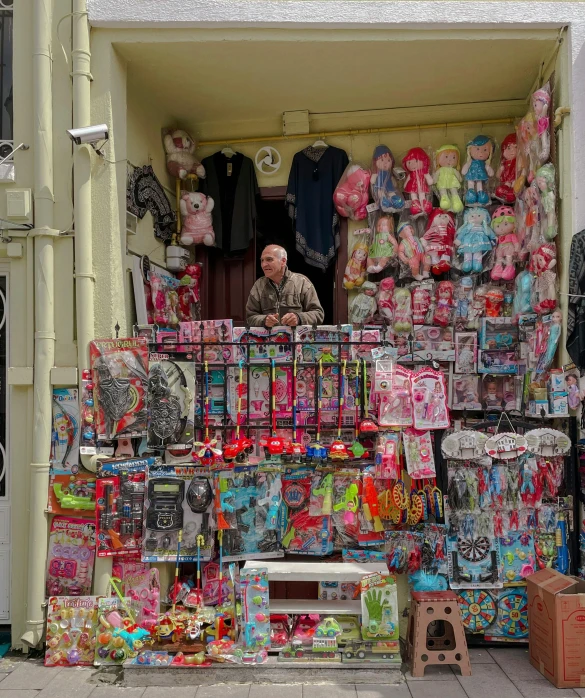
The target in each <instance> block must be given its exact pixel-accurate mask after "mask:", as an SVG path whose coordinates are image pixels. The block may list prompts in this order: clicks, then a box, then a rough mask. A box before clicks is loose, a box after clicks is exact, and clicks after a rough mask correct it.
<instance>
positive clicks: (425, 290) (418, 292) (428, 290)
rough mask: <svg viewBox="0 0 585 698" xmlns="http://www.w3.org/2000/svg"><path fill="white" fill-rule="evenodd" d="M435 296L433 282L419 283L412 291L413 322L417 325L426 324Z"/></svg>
mask: <svg viewBox="0 0 585 698" xmlns="http://www.w3.org/2000/svg"><path fill="white" fill-rule="evenodd" d="M432 296H433V282H432V281H425V282H424V283H422V284H417V285H416V286H415V288H414V290H413V292H412V322H413V323H414V324H415V325H424V324H425V322H426V318H427V313H428V312H429V308H430V307H431V298H432Z"/></svg>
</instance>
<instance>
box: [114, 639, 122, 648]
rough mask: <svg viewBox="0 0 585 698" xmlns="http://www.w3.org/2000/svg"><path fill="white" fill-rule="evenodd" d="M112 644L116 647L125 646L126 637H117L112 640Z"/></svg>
mask: <svg viewBox="0 0 585 698" xmlns="http://www.w3.org/2000/svg"><path fill="white" fill-rule="evenodd" d="M112 644H113V645H114V647H124V638H123V637H115V638H114V639H113V640H112Z"/></svg>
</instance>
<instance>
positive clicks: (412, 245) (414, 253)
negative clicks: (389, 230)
mask: <svg viewBox="0 0 585 698" xmlns="http://www.w3.org/2000/svg"><path fill="white" fill-rule="evenodd" d="M398 239H399V240H400V243H399V245H398V258H399V259H400V261H401V262H402V264H403V270H404V271H405V272H406V273H405V274H404V276H412V278H413V279H416V280H417V281H421V280H422V279H425V278H428V277H429V275H430V273H429V270H430V264H428V262H427V260H426V258H425V248H424V245H423V242H422V240H421V239H420V238H419V237H418V235H417V234H416V230H415V228H414V225H413V224H412V223H411V222H408V221H405V222H403V223H400V225H399V226H398ZM401 275H402V274H401Z"/></svg>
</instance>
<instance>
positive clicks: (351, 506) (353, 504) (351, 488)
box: [333, 482, 359, 524]
mask: <svg viewBox="0 0 585 698" xmlns="http://www.w3.org/2000/svg"><path fill="white" fill-rule="evenodd" d="M358 504H359V501H358V486H357V485H356V484H355V482H352V483H351V484H350V485H348V486H347V487H346V488H345V492H344V493H343V497H342V499H341V501H340V502H338V503H337V504H334V505H333V511H344V512H345V514H344V515H343V520H344V521H345V523H347V524H353V523H354V521H355V513H356V511H357V509H358Z"/></svg>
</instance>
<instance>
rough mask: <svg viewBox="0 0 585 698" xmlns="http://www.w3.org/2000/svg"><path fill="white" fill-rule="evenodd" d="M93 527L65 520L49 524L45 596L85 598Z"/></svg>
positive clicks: (90, 571)
mask: <svg viewBox="0 0 585 698" xmlns="http://www.w3.org/2000/svg"><path fill="white" fill-rule="evenodd" d="M94 559H95V523H94V522H93V521H91V522H90V521H87V520H85V519H75V518H72V517H69V516H55V518H54V519H53V521H52V522H51V534H50V536H49V554H48V556H47V596H85V595H87V594H89V593H90V591H91V580H92V576H93V563H94Z"/></svg>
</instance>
